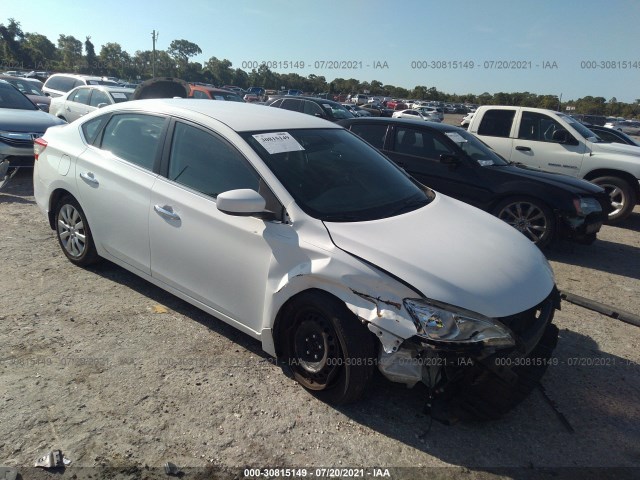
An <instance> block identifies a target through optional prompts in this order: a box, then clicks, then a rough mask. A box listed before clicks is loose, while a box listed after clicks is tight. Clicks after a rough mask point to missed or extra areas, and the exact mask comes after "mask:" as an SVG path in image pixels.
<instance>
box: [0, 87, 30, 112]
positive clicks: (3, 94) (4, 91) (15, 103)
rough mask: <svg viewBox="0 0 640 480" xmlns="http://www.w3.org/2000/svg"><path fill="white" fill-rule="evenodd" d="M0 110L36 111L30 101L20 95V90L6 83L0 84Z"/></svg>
mask: <svg viewBox="0 0 640 480" xmlns="http://www.w3.org/2000/svg"><path fill="white" fill-rule="evenodd" d="M0 108H12V109H15V110H37V109H38V107H36V106H35V105H34V104H33V102H31V100H29V99H28V98H27V97H25V96H24V95H23V94H22V93H20V90H18V89H17V88H16V87H14V86H13V85H10V84H8V83H0Z"/></svg>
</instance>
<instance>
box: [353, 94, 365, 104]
mask: <svg viewBox="0 0 640 480" xmlns="http://www.w3.org/2000/svg"><path fill="white" fill-rule="evenodd" d="M351 102H352V103H354V104H355V105H364V104H365V103H369V95H365V94H363V93H358V94H357V95H354V96H353V97H351Z"/></svg>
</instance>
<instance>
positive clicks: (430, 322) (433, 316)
mask: <svg viewBox="0 0 640 480" xmlns="http://www.w3.org/2000/svg"><path fill="white" fill-rule="evenodd" d="M404 305H405V307H406V308H407V310H408V311H409V313H410V314H411V316H412V317H413V319H414V323H415V324H416V328H417V329H418V335H419V336H421V337H423V338H425V339H428V340H433V341H436V342H443V343H466V344H478V343H482V344H485V345H487V346H494V347H512V346H514V345H515V339H514V338H513V335H512V334H511V332H510V331H509V329H508V328H507V327H505V326H504V325H502V324H500V323H499V322H497V321H495V320H492V319H490V318H488V317H485V316H483V315H480V314H478V313H474V312H470V311H465V310H462V309H458V308H456V307H452V306H450V305H438V306H436V305H434V304H433V303H429V302H427V301H425V300H421V299H417V298H415V299H410V298H407V299H405V300H404Z"/></svg>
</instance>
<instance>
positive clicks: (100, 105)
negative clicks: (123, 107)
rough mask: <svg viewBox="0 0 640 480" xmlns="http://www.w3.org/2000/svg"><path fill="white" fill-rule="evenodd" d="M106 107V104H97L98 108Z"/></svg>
mask: <svg viewBox="0 0 640 480" xmlns="http://www.w3.org/2000/svg"><path fill="white" fill-rule="evenodd" d="M107 105H109V104H108V103H99V104H98V108H102V107H106V106H107Z"/></svg>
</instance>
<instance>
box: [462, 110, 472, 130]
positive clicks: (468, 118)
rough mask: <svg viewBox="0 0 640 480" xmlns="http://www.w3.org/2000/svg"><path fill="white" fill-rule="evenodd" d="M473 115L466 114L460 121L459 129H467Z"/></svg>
mask: <svg viewBox="0 0 640 480" xmlns="http://www.w3.org/2000/svg"><path fill="white" fill-rule="evenodd" d="M473 113H474V112H469V113H467V115H466V116H465V117H464V118H463V119H462V120H461V121H460V126H461V127H463V128H467V127H469V124H470V123H471V119H472V118H473Z"/></svg>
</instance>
